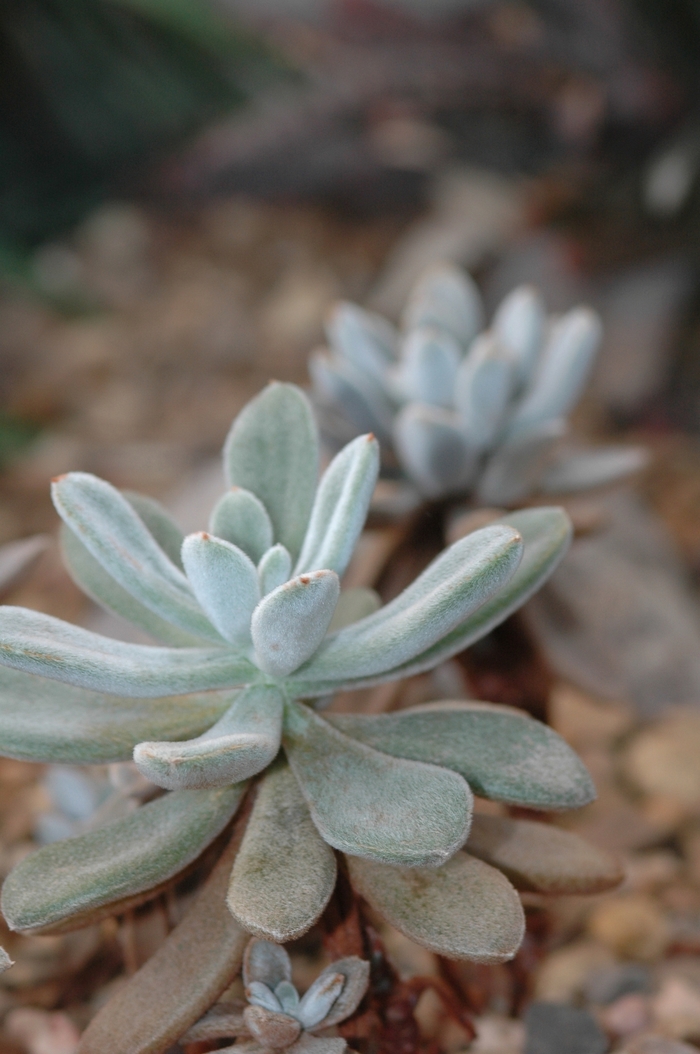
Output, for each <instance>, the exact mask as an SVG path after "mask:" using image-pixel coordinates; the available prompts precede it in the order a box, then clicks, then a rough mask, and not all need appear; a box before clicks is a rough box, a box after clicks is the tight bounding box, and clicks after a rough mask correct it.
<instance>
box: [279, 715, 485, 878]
mask: <svg viewBox="0 0 700 1054" xmlns="http://www.w3.org/2000/svg"><path fill="white" fill-rule="evenodd" d="M284 746H285V751H286V753H287V757H288V758H289V762H290V764H291V766H292V769H293V771H294V775H295V776H296V778H297V780H298V781H299V786H300V787H301V790H302V793H303V795H304V798H305V799H306V802H307V805H308V806H309V810H310V812H311V816H312V818H313V821H314V823H315V824H316V826H317V828H318V829H319V831H320V833H321V835H322V837H323V838H324V840H325V841H326V842H328V844H329V845H332V846H334V847H335V848H336V849H342V850H343V851H345V852H349V853H353V854H354V855H356V856H363V857H367V858H369V859H374V860H381V861H385V862H387V863H396V864H404V865H406V866H411V867H424V866H427V867H439V866H440V864H442V863H444V861H445V860H447V859H449V857H450V856H451V855H452V854H453V853H454V852H455V851H456V850H457V849H458V848H459V846H461V845H463V844H464V841H465V839H466V836H467V833H468V831H469V823H470V819H471V810H472V795H471V791H470V790H469V787H468V786H467V784H466V782H465V781H464V780H463V779H462V778H461V777H460V776H458V775H457V774H456V773H453V772H449V771H448V770H447V769H440V768H437V767H436V766H434V765H425V764H422V763H419V762H415V761H404V760H402V759H401V760H400V759H397V758H393V759H391V760H389V757H388V755H386V754H380V753H379V752H378V751H376V750H373V749H372V748H371V747H367V746H365V745H364V744H362V743H358V742H356V741H355V740H353V739H350V738H349V737H348V736H345V735H343V734H342V733H341V732H339V731H338V730H337V729H335V728H332V727H331V726H330V725H329V724H328V723H327V722H326V721H324V720H323V718H321V717H319V716H318V714H316V713H315V712H314V711H313V710H310V709H309V707H307V706H304V705H302V704H300V703H289V704H287V707H286V708H285V722H284Z"/></svg>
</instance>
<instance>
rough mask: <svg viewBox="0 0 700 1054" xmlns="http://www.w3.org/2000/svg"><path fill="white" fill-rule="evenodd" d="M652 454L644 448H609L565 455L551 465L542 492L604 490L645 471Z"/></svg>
mask: <svg viewBox="0 0 700 1054" xmlns="http://www.w3.org/2000/svg"><path fill="white" fill-rule="evenodd" d="M648 461H649V455H648V453H647V451H646V450H643V449H642V448H641V447H634V446H608V447H598V449H596V450H586V451H581V452H578V453H570V454H565V455H562V457H561V458H559V459H557V460H556V461H555V462H554V463H553V464H552V465H550V466H549V468H548V469H547V471H546V472H545V474H544V477H543V479H542V490H543V491H545V493H549V494H568V493H570V492H571V491H579V490H587V489H590V488H592V487H604V486H607V485H609V484H610V483H616V482H617V481H618V480H621V479H625V478H626V477H627V476H630V475H632V474H633V473H635V472H639V471H641V469H643V468H645V467H646V465H647V464H648Z"/></svg>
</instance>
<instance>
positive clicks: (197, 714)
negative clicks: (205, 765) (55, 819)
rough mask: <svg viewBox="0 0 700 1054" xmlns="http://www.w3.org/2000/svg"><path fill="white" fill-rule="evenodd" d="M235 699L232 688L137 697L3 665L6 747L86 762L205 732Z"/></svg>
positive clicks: (37, 756) (1, 715) (1, 735)
mask: <svg viewBox="0 0 700 1054" xmlns="http://www.w3.org/2000/svg"><path fill="white" fill-rule="evenodd" d="M231 701H232V693H231V692H202V693H201V694H199V695H178V696H166V697H164V698H160V699H148V700H135V699H129V698H122V697H120V696H116V695H104V694H100V693H98V692H90V691H87V690H86V689H84V688H74V687H73V686H72V685H65V684H62V683H61V682H60V681H50V680H48V679H47V678H46V677H37V676H36V675H35V674H29V673H19V672H18V671H16V670H9V669H7V668H6V667H0V753H2V754H3V756H4V757H10V758H17V759H19V760H20V761H46V762H67V763H69V764H82V765H85V764H90V765H98V764H105V763H107V762H112V761H129V760H130V758H131V755H132V752H133V749H134V747H135V746H136V744H137V743H140V742H141V741H142V740H144V739H185V738H189V737H192V736H197V735H200V734H201V733H202V732H205V731H206V730H207V729H208V728H209V727H210V726H211V725H213V724H214V722H215V721H217V720H218V719H219V717H221V715H222V714H223V713H225V712H226V710H227V709H228V707H229V706H230V705H231Z"/></svg>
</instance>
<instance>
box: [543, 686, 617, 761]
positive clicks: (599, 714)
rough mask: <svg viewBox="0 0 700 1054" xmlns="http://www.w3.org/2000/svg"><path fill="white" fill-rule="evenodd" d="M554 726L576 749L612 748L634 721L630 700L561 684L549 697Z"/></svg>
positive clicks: (551, 718) (551, 722) (551, 721)
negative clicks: (590, 693)
mask: <svg viewBox="0 0 700 1054" xmlns="http://www.w3.org/2000/svg"><path fill="white" fill-rule="evenodd" d="M548 713H549V720H550V724H551V725H552V728H554V729H555V731H557V732H558V733H559V735H560V736H563V737H564V739H565V740H566V741H567V743H568V744H569V745H570V746H571V747H573V748H574V750H576V751H580V750H586V749H589V748H591V747H602V748H609V747H610V746H611V745H612V744H613V743H614V742H615V741H616V740H617V739H619V738H620V736H622V735H624V734H625V733H626V732H628V731H629V730H630V729H631V728H632V726H633V723H634V711H633V709H632V707H631V706H630V705H629V704H628V703H622V702H614V701H612V700H609V699H606V700H601V699H597V698H595V697H594V696H591V695H589V694H588V693H587V692H583V691H581V689H580V688H575V687H574V686H573V685H571V684H565V683H561V684H557V685H556V686H555V687H554V689H553V691H552V693H551V695H550V698H549V710H548Z"/></svg>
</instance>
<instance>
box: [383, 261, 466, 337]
mask: <svg viewBox="0 0 700 1054" xmlns="http://www.w3.org/2000/svg"><path fill="white" fill-rule="evenodd" d="M483 320H484V309H483V305H482V303H481V295H480V293H479V290H478V289H477V287H476V285H475V284H474V282H473V281H472V279H471V277H470V276H469V275H468V274H466V273H465V272H464V271H462V270H460V269H459V268H457V267H453V266H451V265H450V264H442V265H438V266H435V267H431V268H429V269H428V270H427V271H426V272H425V273H424V274H423V276H422V277H421V278H420V279H419V280H418V282H417V283H416V285H415V286H414V288H413V290H412V292H411V295H410V297H409V300H408V304H407V306H406V310H405V311H404V315H403V324H404V328H405V329H406V330H411V329H415V328H416V327H417V326H437V327H439V328H440V329H444V330H446V331H447V332H448V333H450V334H451V335H452V336H453V337H454V338H455V340H457V341H459V343H460V344H461V345H462V346H463V347H466V346H467V345H468V344H469V342H470V341H471V340H473V339H474V337H475V336H476V334H477V333H478V332H479V330H480V329H481V328H482V326H483Z"/></svg>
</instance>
